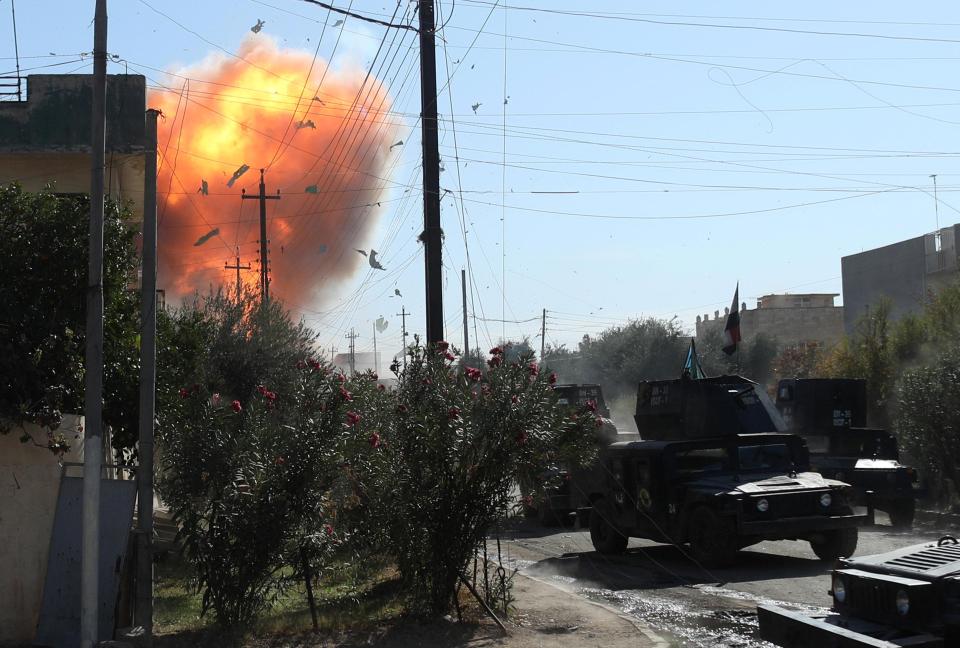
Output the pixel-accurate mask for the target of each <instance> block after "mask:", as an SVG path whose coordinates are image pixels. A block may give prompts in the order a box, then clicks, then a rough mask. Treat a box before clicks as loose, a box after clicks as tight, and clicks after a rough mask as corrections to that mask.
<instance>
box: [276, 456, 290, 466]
mask: <svg viewBox="0 0 960 648" xmlns="http://www.w3.org/2000/svg"><path fill="white" fill-rule="evenodd" d="M273 463H275V464H276V465H278V466H282V465H283V464H285V463H287V460H286V459H284V458H283V457H277V458H276V459H274V460H273Z"/></svg>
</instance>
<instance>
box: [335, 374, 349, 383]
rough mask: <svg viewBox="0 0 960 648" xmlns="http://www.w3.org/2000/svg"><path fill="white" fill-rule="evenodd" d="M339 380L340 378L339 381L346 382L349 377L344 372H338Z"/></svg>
mask: <svg viewBox="0 0 960 648" xmlns="http://www.w3.org/2000/svg"><path fill="white" fill-rule="evenodd" d="M337 380H339V381H340V382H342V383H345V382H347V377H346V376H345V375H344V374H342V373H338V374H337Z"/></svg>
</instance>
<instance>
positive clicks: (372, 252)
mask: <svg viewBox="0 0 960 648" xmlns="http://www.w3.org/2000/svg"><path fill="white" fill-rule="evenodd" d="M370 267H371V268H373V269H374V270H386V268H384V267H383V266H382V265H381V264H380V262H379V261H377V251H376V250H370Z"/></svg>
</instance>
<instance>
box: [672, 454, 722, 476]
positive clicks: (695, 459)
mask: <svg viewBox="0 0 960 648" xmlns="http://www.w3.org/2000/svg"><path fill="white" fill-rule="evenodd" d="M674 457H675V459H676V464H677V473H679V474H682V475H691V474H697V473H706V472H720V471H721V470H729V468H730V454H729V453H728V452H727V449H726V448H692V449H690V450H681V451H678V452H677V453H675V455H674Z"/></svg>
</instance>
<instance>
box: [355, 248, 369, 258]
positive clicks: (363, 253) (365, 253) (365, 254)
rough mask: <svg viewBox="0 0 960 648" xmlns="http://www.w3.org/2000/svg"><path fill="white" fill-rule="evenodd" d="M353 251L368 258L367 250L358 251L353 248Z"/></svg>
mask: <svg viewBox="0 0 960 648" xmlns="http://www.w3.org/2000/svg"><path fill="white" fill-rule="evenodd" d="M353 249H354V250H355V251H357V252H359V253H360V254H362V255H363V256H367V251H366V250H357V248H353Z"/></svg>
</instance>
